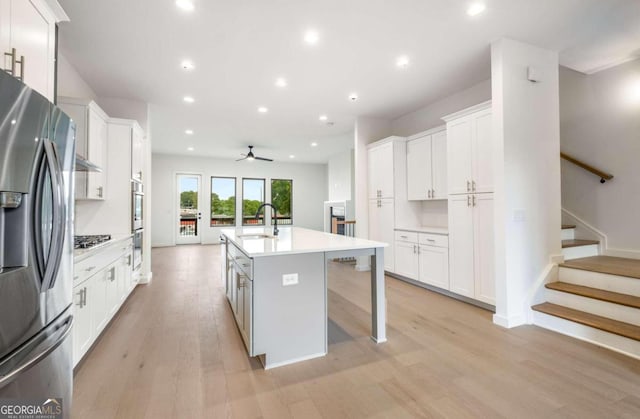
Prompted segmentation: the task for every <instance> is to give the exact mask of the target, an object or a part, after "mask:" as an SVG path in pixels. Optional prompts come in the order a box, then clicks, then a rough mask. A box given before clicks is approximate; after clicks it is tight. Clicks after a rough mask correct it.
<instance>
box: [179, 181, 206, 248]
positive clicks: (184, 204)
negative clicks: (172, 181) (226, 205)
mask: <svg viewBox="0 0 640 419" xmlns="http://www.w3.org/2000/svg"><path fill="white" fill-rule="evenodd" d="M201 183H202V178H201V176H200V175H194V174H182V173H179V174H177V175H176V184H177V185H178V189H177V194H176V199H177V201H178V206H177V207H178V211H177V214H176V218H177V220H176V224H177V227H178V228H177V231H176V244H195V243H202V228H201V224H202V203H201V198H202V194H201Z"/></svg>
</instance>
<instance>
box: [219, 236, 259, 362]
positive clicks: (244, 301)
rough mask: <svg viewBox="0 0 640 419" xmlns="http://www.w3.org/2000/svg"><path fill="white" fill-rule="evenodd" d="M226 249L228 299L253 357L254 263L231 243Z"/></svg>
mask: <svg viewBox="0 0 640 419" xmlns="http://www.w3.org/2000/svg"><path fill="white" fill-rule="evenodd" d="M225 248H226V251H227V256H226V260H227V275H226V279H225V281H226V294H227V299H228V300H229V303H230V304H231V310H232V311H233V316H234V317H235V320H236V324H237V325H238V329H239V330H240V335H241V336H242V339H243V340H244V343H245V345H246V346H247V351H248V352H249V355H251V356H253V354H252V345H251V342H252V340H253V316H252V314H253V313H252V310H253V300H252V299H253V261H252V260H251V259H250V258H248V257H247V256H246V255H245V254H244V253H242V252H241V251H240V250H239V249H238V248H237V247H236V246H234V245H233V244H231V243H227V244H226V246H225Z"/></svg>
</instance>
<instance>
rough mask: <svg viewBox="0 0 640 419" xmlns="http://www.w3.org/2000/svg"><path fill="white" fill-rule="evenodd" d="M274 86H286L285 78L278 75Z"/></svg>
mask: <svg viewBox="0 0 640 419" xmlns="http://www.w3.org/2000/svg"><path fill="white" fill-rule="evenodd" d="M276 86H278V87H287V79H285V78H284V77H278V78H277V79H276Z"/></svg>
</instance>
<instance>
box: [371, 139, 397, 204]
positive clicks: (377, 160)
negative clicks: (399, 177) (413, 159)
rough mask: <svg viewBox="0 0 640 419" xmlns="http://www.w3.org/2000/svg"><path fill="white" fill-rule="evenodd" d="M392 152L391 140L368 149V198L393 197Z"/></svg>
mask: <svg viewBox="0 0 640 419" xmlns="http://www.w3.org/2000/svg"><path fill="white" fill-rule="evenodd" d="M393 152H394V150H393V142H387V143H384V144H381V145H379V146H376V147H372V148H370V149H369V150H368V158H369V199H378V198H393V197H394V187H393V186H394V185H393V183H394V177H393V171H394V170H393V169H394V164H393Z"/></svg>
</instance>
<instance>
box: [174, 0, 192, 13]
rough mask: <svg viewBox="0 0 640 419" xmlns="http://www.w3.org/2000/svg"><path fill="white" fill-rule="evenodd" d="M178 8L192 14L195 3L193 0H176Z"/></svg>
mask: <svg viewBox="0 0 640 419" xmlns="http://www.w3.org/2000/svg"><path fill="white" fill-rule="evenodd" d="M176 6H178V7H179V8H181V9H182V10H186V11H187V12H191V11H193V9H194V6H193V2H192V1H191V0H176Z"/></svg>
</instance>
